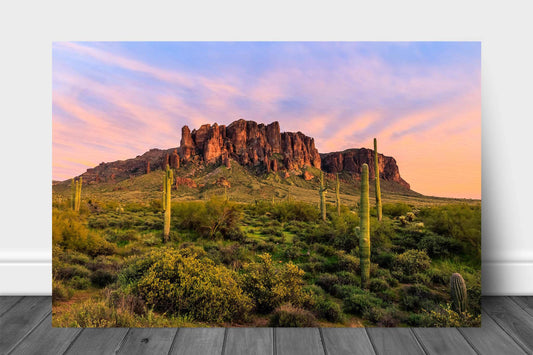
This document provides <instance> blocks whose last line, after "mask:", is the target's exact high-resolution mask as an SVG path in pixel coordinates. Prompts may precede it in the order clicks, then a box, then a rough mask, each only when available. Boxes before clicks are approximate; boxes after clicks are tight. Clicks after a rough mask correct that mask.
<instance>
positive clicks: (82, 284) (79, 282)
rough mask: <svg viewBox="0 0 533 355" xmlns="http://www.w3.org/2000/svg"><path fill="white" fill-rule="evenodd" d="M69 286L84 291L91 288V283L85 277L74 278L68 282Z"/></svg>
mask: <svg viewBox="0 0 533 355" xmlns="http://www.w3.org/2000/svg"><path fill="white" fill-rule="evenodd" d="M70 286H72V287H73V288H75V289H76V290H86V289H88V288H89V287H90V286H91V281H90V280H89V279H88V278H87V277H81V276H74V277H73V278H72V279H71V280H70Z"/></svg>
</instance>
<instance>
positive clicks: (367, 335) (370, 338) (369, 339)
mask: <svg viewBox="0 0 533 355" xmlns="http://www.w3.org/2000/svg"><path fill="white" fill-rule="evenodd" d="M365 334H366V337H367V338H368V341H369V342H370V346H372V350H373V351H374V354H377V353H378V351H377V348H376V346H375V345H374V341H373V340H372V336H370V333H369V332H368V328H366V327H365Z"/></svg>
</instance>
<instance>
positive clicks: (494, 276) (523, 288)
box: [0, 257, 533, 296]
mask: <svg viewBox="0 0 533 355" xmlns="http://www.w3.org/2000/svg"><path fill="white" fill-rule="evenodd" d="M532 275H533V261H532V262H515V261H487V262H484V263H483V267H482V285H483V286H482V288H483V291H482V293H483V295H485V296H504V295H533V283H531V282H527V281H526V280H529V279H530V278H531V276H532ZM0 280H2V282H0V295H5V296H7V295H35V296H37V295H51V294H52V263H51V262H50V260H49V259H48V260H43V259H42V258H39V259H37V260H35V261H31V260H28V259H27V258H25V259H22V260H18V261H17V260H14V258H13V257H10V258H9V259H7V260H6V259H4V260H0Z"/></svg>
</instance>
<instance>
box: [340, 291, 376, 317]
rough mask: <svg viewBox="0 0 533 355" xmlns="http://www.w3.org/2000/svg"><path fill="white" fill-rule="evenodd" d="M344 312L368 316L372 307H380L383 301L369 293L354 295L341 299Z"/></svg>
mask: <svg viewBox="0 0 533 355" xmlns="http://www.w3.org/2000/svg"><path fill="white" fill-rule="evenodd" d="M343 301H344V311H345V312H347V313H351V314H355V315H360V316H361V315H363V314H368V312H370V311H371V310H372V308H374V307H381V305H382V303H383V301H382V300H381V299H379V298H377V297H375V296H373V295H372V294H370V293H369V292H366V291H365V292H363V293H354V294H350V295H348V296H347V297H346V298H344V299H343Z"/></svg>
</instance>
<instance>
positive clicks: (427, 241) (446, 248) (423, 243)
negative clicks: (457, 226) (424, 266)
mask: <svg viewBox="0 0 533 355" xmlns="http://www.w3.org/2000/svg"><path fill="white" fill-rule="evenodd" d="M430 233H431V232H430ZM418 248H419V249H420V250H425V251H426V252H427V254H428V255H429V256H430V257H432V258H435V257H440V258H444V257H447V256H450V255H456V254H459V253H461V252H462V245H461V243H460V242H459V241H458V240H456V239H452V238H450V237H443V236H441V235H437V234H433V233H431V234H428V235H426V236H425V237H423V238H422V239H421V240H420V242H419V243H418Z"/></svg>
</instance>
